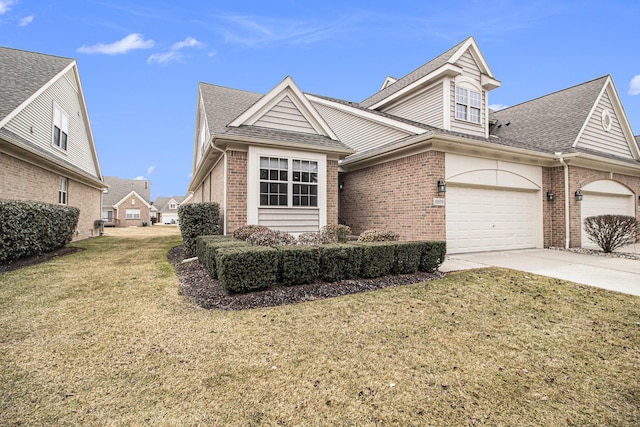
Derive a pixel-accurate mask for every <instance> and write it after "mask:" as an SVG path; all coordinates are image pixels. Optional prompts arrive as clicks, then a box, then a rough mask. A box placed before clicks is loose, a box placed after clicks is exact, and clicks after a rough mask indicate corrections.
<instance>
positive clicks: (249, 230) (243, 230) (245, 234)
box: [233, 224, 269, 240]
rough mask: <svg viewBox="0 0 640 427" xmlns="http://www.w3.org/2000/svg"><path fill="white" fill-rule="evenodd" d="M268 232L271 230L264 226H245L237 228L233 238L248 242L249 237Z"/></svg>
mask: <svg viewBox="0 0 640 427" xmlns="http://www.w3.org/2000/svg"><path fill="white" fill-rule="evenodd" d="M267 230H269V228H268V227H265V226H264V225H254V224H250V225H243V226H242V227H240V228H237V229H236V230H235V231H234V232H233V237H234V238H236V239H240V240H247V239H248V238H249V236H251V235H252V234H253V233H255V232H256V231H267Z"/></svg>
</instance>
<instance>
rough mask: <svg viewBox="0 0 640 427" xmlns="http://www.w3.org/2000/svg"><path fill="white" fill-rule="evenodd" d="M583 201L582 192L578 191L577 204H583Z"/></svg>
mask: <svg viewBox="0 0 640 427" xmlns="http://www.w3.org/2000/svg"><path fill="white" fill-rule="evenodd" d="M581 201H582V191H580V190H578V191H576V202H581Z"/></svg>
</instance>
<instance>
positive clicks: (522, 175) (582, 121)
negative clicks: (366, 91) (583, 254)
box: [189, 37, 640, 253]
mask: <svg viewBox="0 0 640 427" xmlns="http://www.w3.org/2000/svg"><path fill="white" fill-rule="evenodd" d="M500 85H501V82H500V81H499V80H497V79H496V77H495V76H494V75H493V72H492V71H491V69H490V68H489V65H488V64H487V62H486V60H485V58H484V57H483V55H482V53H481V52H480V50H479V48H478V46H477V44H476V42H475V40H474V39H473V38H472V37H470V38H468V39H466V40H464V41H463V42H461V43H459V44H457V45H456V46H454V47H453V48H451V49H449V50H448V51H446V52H445V53H443V54H442V55H440V56H438V57H437V58H435V59H433V60H432V61H430V62H428V63H426V64H424V65H422V66H421V67H419V68H417V69H416V70H414V71H412V72H411V73H409V74H407V75H406V76H404V77H402V78H398V79H396V78H391V77H387V79H386V80H385V81H384V83H383V85H382V87H381V89H380V90H379V91H378V92H376V93H374V94H373V95H372V96H370V97H369V98H367V99H365V100H364V101H362V102H360V103H357V102H349V101H344V100H339V99H334V98H329V97H324V96H319V95H311V94H305V93H302V92H301V91H300V89H299V88H298V87H297V86H296V85H295V83H294V82H293V80H292V79H291V78H289V77H288V78H286V79H285V80H284V81H283V82H282V83H280V84H279V85H278V86H276V88H275V89H273V90H272V91H271V92H269V93H268V94H266V95H264V96H263V95H259V94H255V93H250V92H244V91H238V90H235V89H228V88H222V87H219V86H212V85H208V84H205V83H201V84H200V86H199V100H198V111H197V129H196V138H195V150H194V173H193V180H192V181H191V184H190V187H189V190H190V191H193V192H194V201H196V202H197V201H210V200H211V201H217V202H219V203H220V204H221V207H222V211H223V213H224V221H223V225H224V230H225V233H230V232H232V231H233V230H234V229H235V228H237V227H238V226H241V225H244V224H246V223H249V224H263V225H267V226H270V227H273V228H277V229H281V230H284V231H293V232H301V231H308V230H312V229H317V227H318V226H321V225H324V224H332V223H337V221H338V217H339V218H340V221H342V222H344V223H346V224H347V225H349V226H350V227H351V228H352V230H353V232H354V233H356V234H358V233H361V232H362V231H364V230H366V229H371V228H377V229H390V230H393V231H396V232H398V233H400V235H401V238H402V239H405V240H415V239H438V240H446V241H447V247H448V251H449V252H450V253H461V252H474V251H488V250H507V249H520V248H523V249H524V248H541V247H549V246H567V247H580V246H589V245H590V244H591V243H590V242H589V241H588V239H586V237H585V235H584V232H583V230H582V220H583V219H584V218H585V217H586V216H590V215H595V214H604V213H616V214H625V215H635V216H636V217H638V216H639V215H640V214H639V213H638V203H639V201H638V195H639V194H640V149H639V143H638V137H634V135H633V132H632V130H631V127H630V124H629V121H628V119H627V117H626V115H625V112H624V108H623V107H622V104H621V102H620V99H619V97H618V94H617V91H616V89H615V86H614V84H613V81H612V79H611V76H604V77H601V78H598V79H595V80H592V81H590V82H586V83H583V84H580V85H577V86H574V87H572V88H568V89H565V90H562V91H559V92H555V93H552V94H549V95H546V96H543V97H540V98H537V99H534V100H532V101H529V102H525V103H522V104H519V105H516V106H513V107H511V108H506V109H504V110H501V111H491V110H490V109H489V92H490V91H491V90H493V89H495V88H497V87H499V86H500ZM322 148H324V150H325V151H324V152H323V151H321V149H322ZM314 150H315V151H314ZM317 154H319V155H320V157H319V160H317V162H318V163H317V165H318V170H319V171H325V172H324V174H318V175H311V174H310V173H311V171H308V172H307V170H305V171H304V172H306V173H307V175H304V172H303V171H301V170H299V169H296V168H300V166H301V165H302V162H301V161H306V162H307V163H304V165H305V167H307V166H308V165H309V161H315V160H314V159H315V157H314V156H316V155H317ZM322 156H325V157H322ZM322 161H324V162H325V163H322ZM314 167H315V164H314ZM325 167H326V169H325ZM336 173H339V178H338V180H336ZM305 177H306V178H309V177H312V178H313V179H317V182H318V184H317V187H318V188H317V189H312V188H309V185H308V182H307V181H305ZM303 183H304V184H306V185H305V186H302V185H301V184H303ZM321 186H322V190H321V188H320V187H321ZM312 190H313V191H317V194H318V195H319V197H318V200H319V201H318V206H317V208H319V211H320V212H321V214H320V215H323V214H322V212H323V211H324V215H325V217H324V218H322V219H321V220H320V221H310V220H309V217H310V215H309V213H310V212H309V211H308V210H307V209H308V208H307V207H306V206H300V205H299V204H298V205H296V203H300V201H301V200H304V201H305V202H309V201H310V199H309V198H305V199H302V198H301V197H302V196H306V195H307V194H310V192H311V191H312ZM336 199H339V210H338V209H337V205H336V203H335V202H336Z"/></svg>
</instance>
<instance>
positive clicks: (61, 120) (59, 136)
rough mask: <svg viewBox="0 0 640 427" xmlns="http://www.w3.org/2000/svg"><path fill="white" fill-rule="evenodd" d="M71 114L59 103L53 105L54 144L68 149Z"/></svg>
mask: <svg viewBox="0 0 640 427" xmlns="http://www.w3.org/2000/svg"><path fill="white" fill-rule="evenodd" d="M68 139H69V116H67V113H65V112H64V111H63V110H62V108H60V107H59V106H58V105H56V104H54V105H53V145H55V146H56V147H58V148H59V149H61V150H64V151H67V142H68Z"/></svg>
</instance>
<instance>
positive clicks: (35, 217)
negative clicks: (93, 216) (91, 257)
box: [0, 200, 80, 263]
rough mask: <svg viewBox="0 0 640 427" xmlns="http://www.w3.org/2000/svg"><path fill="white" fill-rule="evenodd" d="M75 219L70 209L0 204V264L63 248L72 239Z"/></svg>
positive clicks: (22, 203)
mask: <svg viewBox="0 0 640 427" xmlns="http://www.w3.org/2000/svg"><path fill="white" fill-rule="evenodd" d="M79 215H80V211H79V210H78V209H77V208H74V207H70V206H61V205H50V204H47V203H37V202H24V201H15V200H0V263H4V262H11V261H15V260H17V259H19V258H24V257H28V256H34V255H41V254H43V253H47V252H51V251H53V250H55V249H58V248H61V247H63V246H65V245H66V244H67V243H69V242H70V241H71V239H73V233H74V232H75V231H76V227H77V225H78V217H79Z"/></svg>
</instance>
